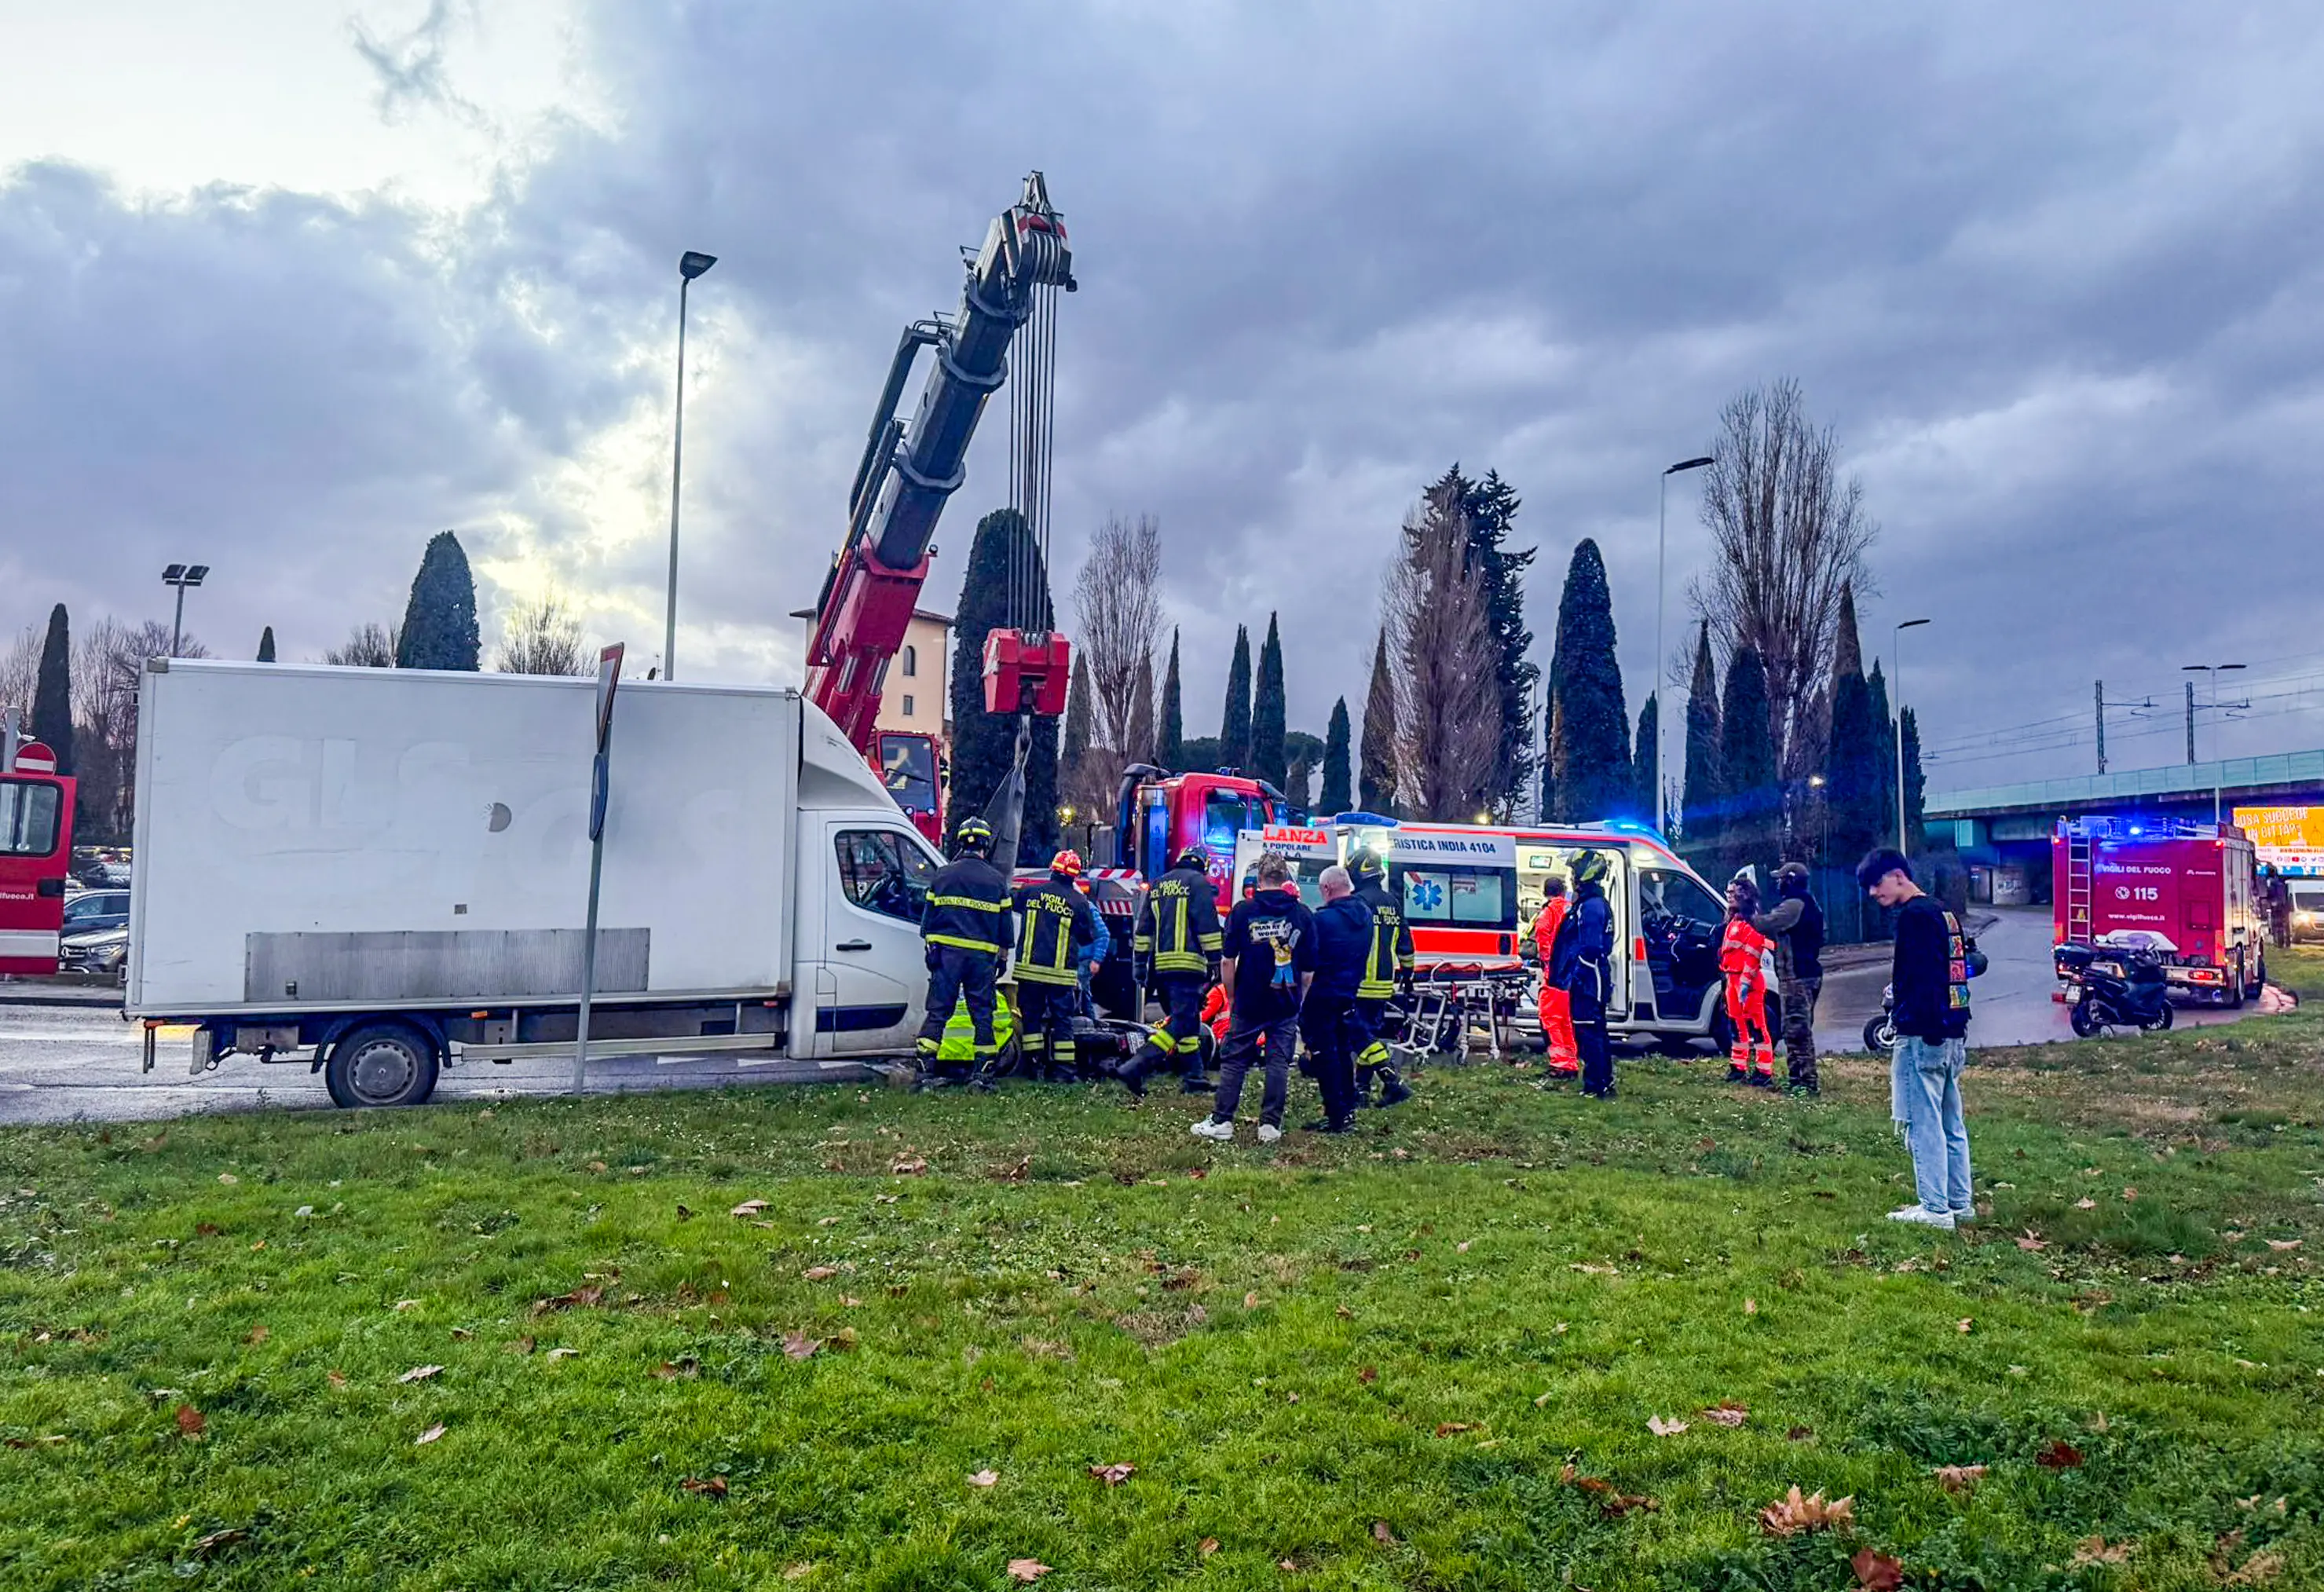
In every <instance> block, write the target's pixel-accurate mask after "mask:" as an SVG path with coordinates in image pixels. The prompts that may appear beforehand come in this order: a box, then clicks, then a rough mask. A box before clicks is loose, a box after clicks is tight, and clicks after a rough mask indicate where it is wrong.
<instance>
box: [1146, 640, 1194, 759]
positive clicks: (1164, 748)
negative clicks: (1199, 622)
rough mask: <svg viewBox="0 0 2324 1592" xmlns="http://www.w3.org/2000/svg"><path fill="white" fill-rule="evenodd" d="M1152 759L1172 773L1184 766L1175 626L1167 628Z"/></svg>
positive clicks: (1182, 706)
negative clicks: (1159, 719) (1167, 659)
mask: <svg viewBox="0 0 2324 1592" xmlns="http://www.w3.org/2000/svg"><path fill="white" fill-rule="evenodd" d="M1154 760H1155V761H1156V762H1157V763H1159V764H1160V765H1161V766H1162V767H1163V768H1167V769H1168V770H1169V771H1170V772H1171V773H1173V774H1176V773H1177V772H1179V771H1180V770H1181V769H1183V768H1185V766H1186V712H1185V706H1184V705H1183V704H1181V703H1180V701H1179V694H1178V630H1177V627H1176V626H1175V625H1174V626H1172V627H1171V630H1170V667H1169V670H1168V672H1167V673H1166V674H1165V675H1164V676H1162V729H1161V732H1160V733H1159V734H1158V735H1157V736H1156V738H1155V741H1154Z"/></svg>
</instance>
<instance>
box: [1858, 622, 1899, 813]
mask: <svg viewBox="0 0 2324 1592" xmlns="http://www.w3.org/2000/svg"><path fill="white" fill-rule="evenodd" d="M1865 684H1866V685H1867V686H1869V687H1870V689H1871V696H1872V735H1873V743H1874V745H1875V747H1876V748H1877V750H1878V752H1879V756H1880V767H1879V768H1877V769H1876V770H1875V771H1874V774H1873V779H1874V786H1875V788H1876V789H1877V791H1878V792H1879V803H1878V805H1877V807H1876V808H1875V809H1874V810H1873V824H1872V833H1874V835H1875V836H1876V837H1877V839H1876V840H1875V841H1874V842H1873V843H1874V844H1876V845H1882V846H1885V845H1887V844H1889V843H1891V842H1894V841H1895V838H1896V721H1895V718H1894V717H1893V716H1892V715H1891V714H1890V713H1889V712H1888V678H1887V676H1886V675H1883V674H1882V673H1881V672H1880V660H1879V659H1878V658H1874V659H1873V660H1872V676H1871V677H1870V678H1869V679H1867V681H1866V682H1865Z"/></svg>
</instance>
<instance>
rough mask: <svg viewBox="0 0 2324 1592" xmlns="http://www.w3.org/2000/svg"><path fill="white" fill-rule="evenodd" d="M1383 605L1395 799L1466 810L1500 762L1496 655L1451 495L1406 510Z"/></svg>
mask: <svg viewBox="0 0 2324 1592" xmlns="http://www.w3.org/2000/svg"><path fill="white" fill-rule="evenodd" d="M1381 610H1382V619H1383V621H1384V622H1385V624H1386V627H1387V634H1388V657H1389V660H1390V667H1392V669H1393V671H1394V673H1395V676H1396V695H1397V708H1396V717H1397V740H1396V753H1397V756H1396V763H1397V774H1396V795H1397V807H1398V809H1399V811H1400V812H1402V813H1403V814H1406V815H1407V816H1410V817H1415V818H1425V819H1434V820H1437V821H1440V822H1443V821H1452V822H1466V821H1469V820H1471V819H1474V818H1475V817H1476V815H1477V814H1478V813H1479V812H1480V811H1482V810H1483V809H1484V807H1485V805H1486V804H1487V802H1488V801H1489V796H1490V791H1491V786H1492V783H1493V778H1494V772H1495V769H1496V768H1498V767H1499V758H1500V751H1501V720H1500V685H1499V676H1498V675H1497V674H1496V672H1495V671H1496V665H1497V664H1498V662H1499V656H1500V655H1499V648H1498V647H1497V645H1496V644H1495V641H1494V638H1493V630H1492V617H1491V603H1490V600H1489V593H1488V592H1487V590H1486V586H1485V576H1484V571H1483V570H1482V569H1481V568H1480V567H1479V566H1478V565H1477V563H1476V561H1475V560H1474V559H1472V558H1471V556H1470V535H1469V522H1468V511H1467V510H1466V508H1465V507H1464V506H1463V505H1462V502H1461V501H1460V499H1459V498H1458V496H1456V495H1453V494H1450V493H1446V492H1437V491H1432V492H1430V493H1429V495H1428V496H1427V497H1425V498H1424V499H1423V500H1422V501H1421V503H1420V506H1419V507H1418V508H1417V509H1416V510H1415V511H1413V513H1412V514H1411V515H1410V516H1408V517H1407V518H1406V520H1405V524H1404V536H1403V546H1402V548H1400V550H1399V552H1398V554H1397V559H1396V561H1395V562H1394V563H1393V564H1391V565H1390V566H1388V578H1387V581H1386V583H1385V584H1384V587H1383V590H1382V593H1381Z"/></svg>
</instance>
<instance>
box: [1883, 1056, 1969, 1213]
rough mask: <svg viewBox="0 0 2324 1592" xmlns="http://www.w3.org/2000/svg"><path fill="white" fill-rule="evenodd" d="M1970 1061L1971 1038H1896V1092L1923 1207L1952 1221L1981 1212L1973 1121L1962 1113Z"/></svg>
mask: <svg viewBox="0 0 2324 1592" xmlns="http://www.w3.org/2000/svg"><path fill="white" fill-rule="evenodd" d="M1968 1064H1969V1041H1967V1040H1966V1039H1941V1040H1934V1041H1932V1040H1927V1039H1914V1038H1910V1037H1908V1036H1904V1035H1899V1036H1898V1038H1897V1040H1896V1062H1895V1072H1894V1074H1893V1076H1892V1078H1891V1086H1892V1088H1891V1092H1892V1094H1893V1096H1894V1100H1895V1111H1896V1115H1897V1118H1898V1119H1899V1121H1900V1122H1901V1123H1902V1124H1903V1127H1904V1143H1905V1145H1906V1146H1908V1147H1909V1148H1910V1149H1911V1150H1912V1152H1913V1186H1914V1192H1915V1193H1917V1194H1918V1195H1920V1197H1921V1205H1920V1208H1921V1209H1922V1210H1925V1211H1927V1212H1928V1213H1929V1214H1930V1215H1931V1216H1932V1217H1935V1216H1941V1217H1944V1218H1945V1219H1946V1221H1945V1223H1944V1225H1948V1226H1950V1225H1951V1224H1952V1223H1954V1222H1957V1221H1967V1220H1969V1219H1971V1218H1972V1217H1973V1216H1974V1215H1975V1214H1976V1201H1975V1199H1974V1197H1973V1196H1972V1194H1971V1192H1970V1187H1969V1124H1968V1123H1967V1122H1965V1121H1964V1120H1962V1118H1961V1091H1960V1075H1961V1069H1962V1068H1963V1067H1965V1066H1967V1065H1968Z"/></svg>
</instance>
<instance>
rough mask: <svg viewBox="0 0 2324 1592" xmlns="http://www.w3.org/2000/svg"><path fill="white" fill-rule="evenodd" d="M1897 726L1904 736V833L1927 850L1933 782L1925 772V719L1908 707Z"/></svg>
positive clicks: (1919, 848)
mask: <svg viewBox="0 0 2324 1592" xmlns="http://www.w3.org/2000/svg"><path fill="white" fill-rule="evenodd" d="M1896 728H1897V733H1899V734H1900V735H1902V736H1903V737H1904V833H1905V834H1906V835H1907V836H1908V837H1910V838H1911V840H1912V842H1913V850H1914V851H1916V852H1917V851H1926V850H1928V847H1929V837H1928V834H1927V833H1926V830H1927V824H1928V819H1927V812H1928V795H1929V781H1928V777H1927V776H1926V775H1925V774H1923V773H1922V772H1921V721H1920V719H1919V718H1918V717H1917V716H1916V715H1915V714H1914V712H1913V710H1912V709H1911V708H1909V707H1908V708H1906V709H1905V710H1904V712H1903V713H1901V714H1899V715H1898V716H1897V721H1896Z"/></svg>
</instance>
